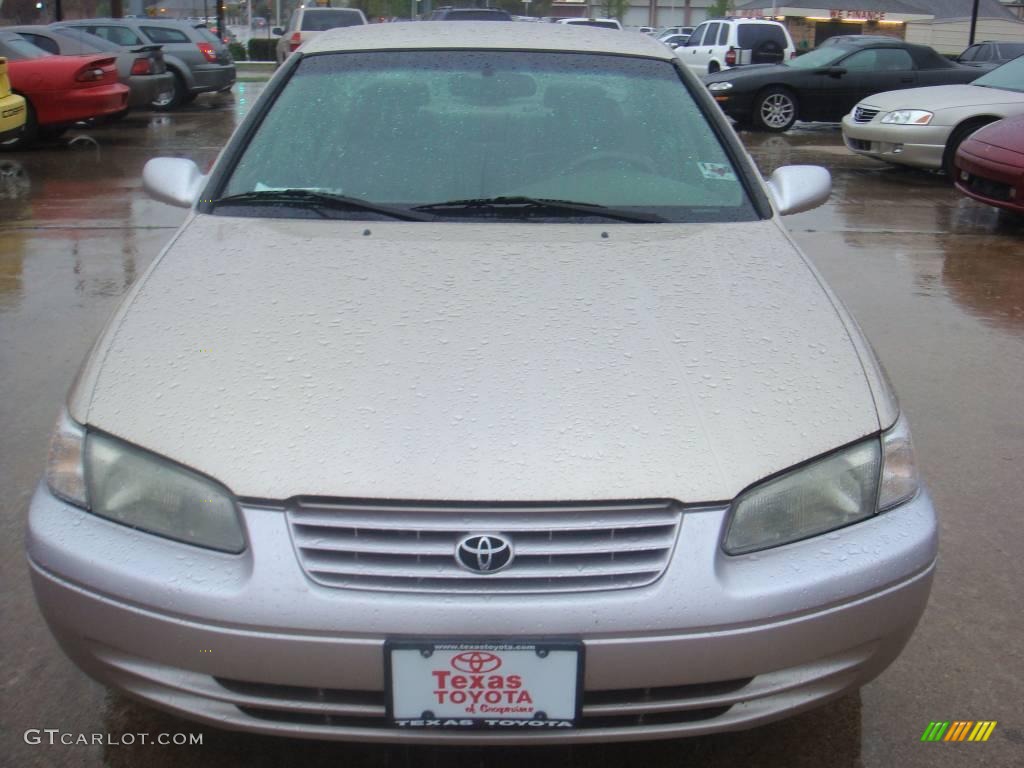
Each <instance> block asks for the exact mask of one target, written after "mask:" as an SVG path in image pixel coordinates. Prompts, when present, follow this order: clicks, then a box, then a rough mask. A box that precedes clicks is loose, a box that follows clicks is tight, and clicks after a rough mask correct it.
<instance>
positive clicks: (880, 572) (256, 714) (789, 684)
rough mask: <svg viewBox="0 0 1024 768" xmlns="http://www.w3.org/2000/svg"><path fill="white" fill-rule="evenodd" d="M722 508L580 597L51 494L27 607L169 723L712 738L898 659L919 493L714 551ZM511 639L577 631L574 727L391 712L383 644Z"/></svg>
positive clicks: (544, 738)
mask: <svg viewBox="0 0 1024 768" xmlns="http://www.w3.org/2000/svg"><path fill="white" fill-rule="evenodd" d="M725 514H726V513H725V510H723V509H711V510H708V509H702V510H695V511H692V512H687V513H684V518H683V523H682V525H681V526H680V533H679V539H678V542H677V545H676V551H675V554H674V556H673V559H672V562H671V564H670V565H669V568H668V570H667V571H666V572H665V574H664V576H663V577H662V578H661V579H660V580H659V581H658V582H656V583H654V584H652V585H650V586H648V587H643V588H638V589H625V590H619V591H609V592H594V593H587V594H554V593H552V594H533V595H528V596H521V595H500V596H494V595H490V596H480V595H469V596H467V595H460V596H458V598H457V599H452V598H451V597H450V596H449V597H445V596H437V597H434V596H431V595H427V596H424V595H422V594H404V593H385V592H374V591H359V590H348V589H334V588H329V587H322V586H319V585H317V584H314V583H312V582H310V581H309V580H308V579H307V578H306V577H305V576H304V574H303V572H302V570H301V568H300V566H299V563H298V561H297V559H296V556H295V552H294V549H293V547H292V543H291V539H290V535H289V531H288V527H287V524H286V521H285V515H284V514H283V512H282V511H280V510H278V509H273V508H246V509H245V510H244V517H245V526H246V529H247V533H248V537H249V545H250V546H249V548H248V549H247V550H246V552H244V553H243V554H241V555H237V556H232V555H225V554H221V553H216V552H211V551H206V550H201V549H196V548H194V547H189V546H186V545H182V544H177V543H174V542H171V541H167V540H163V539H159V538H157V537H154V536H150V535H146V534H142V533H138V532H136V531H133V530H131V529H128V528H125V527H123V526H120V525H117V524H114V523H110V522H107V521H105V520H102V519H100V518H97V517H96V516H94V515H91V514H89V513H87V512H84V511H81V510H78V509H76V508H74V507H71V506H69V505H66V504H64V503H62V502H60V501H58V500H57V499H55V498H54V497H53V496H51V495H50V493H49V492H48V491H47V490H46V489H45V488H40V489H39V490H38V491H37V493H36V496H35V498H34V499H33V502H32V506H31V512H30V518H29V532H28V553H29V559H30V564H31V574H32V582H33V586H34V588H35V592H36V597H37V600H38V601H39V605H40V607H41V609H42V612H43V615H44V616H45V618H46V620H47V622H48V623H49V625H50V627H51V629H52V631H53V632H54V634H55V636H56V637H57V639H58V640H59V641H60V643H61V645H62V647H63V648H64V650H65V651H66V652H67V654H68V655H69V656H70V657H71V658H72V659H73V660H74V661H75V662H76V663H77V664H78V665H79V666H80V667H82V669H84V670H85V671H86V672H88V673H89V674H91V675H92V676H94V677H95V678H96V679H98V680H100V681H101V682H104V683H107V684H109V685H112V686H114V687H117V688H120V689H122V690H124V691H126V692H127V693H129V694H131V695H134V696H136V697H137V698H140V699H142V700H144V701H147V702H149V703H151V704H153V705H156V706H158V707H161V708H163V709H166V710H169V711H172V712H175V713H178V714H180V715H181V716H183V717H188V718H193V719H198V720H201V721H204V722H207V723H210V724H213V725H217V726H220V727H227V728H234V729H239V730H249V731H257V732H262V733H272V734H280V735H292V736H306V737H316V738H325V739H341V740H361V741H380V742H396V741H404V742H409V743H412V742H419V743H477V744H484V743H487V744H500V743H506V744H508V743H515V744H523V743H536V742H550V741H558V742H588V741H608V740H615V741H620V740H633V739H651V738H666V737H672V736H681V735H697V734H706V733H713V732H718V731H725V730H735V729H739V728H746V727H752V726H754V725H758V724H760V723H764V722H768V721H771V720H774V719H778V718H780V717H784V716H787V715H790V714H794V713H796V712H799V711H802V710H804V709H807V708H810V707H813V706H816V705H818V704H820V703H822V702H824V701H826V700H828V699H831V698H834V697H836V696H839V695H841V694H843V693H845V692H847V691H850V690H853V689H855V688H856V687H858V686H860V685H862V684H863V683H865V682H867V681H868V680H870V679H871V678H873V677H874V676H875V675H877V674H878V673H879V672H881V671H882V670H883V669H884V668H885V667H886V666H887V665H888V664H889V663H891V662H892V660H893V659H894V658H896V656H897V655H898V654H899V652H900V650H901V649H902V648H903V646H904V644H905V643H906V641H907V639H908V638H909V636H910V634H911V633H912V632H913V629H914V627H915V626H916V624H917V622H918V619H919V618H920V616H921V613H922V612H923V610H924V607H925V604H926V602H927V599H928V593H929V591H930V586H931V581H932V575H933V571H934V562H935V556H936V548H937V525H936V520H935V515H934V510H933V509H932V506H931V501H930V499H929V498H928V497H927V495H925V494H924V493H922V494H921V495H920V496H918V497H917V498H916V499H915V500H913V501H911V502H909V503H907V504H906V505H904V506H902V507H900V508H898V509H896V510H893V511H891V512H888V513H886V514H885V515H882V516H879V517H877V518H874V519H872V520H870V521H866V522H864V523H860V524H858V525H854V526H851V527H849V528H846V529H843V530H842V531H837V532H834V533H832V534H828V535H826V536H821V537H817V538H815V539H810V540H807V541H804V542H799V543H796V544H792V545H789V546H786V547H781V548H779V549H776V550H770V551H767V552H761V553H758V554H756V555H748V556H743V557H728V556H726V555H724V554H723V553H722V552H721V550H720V549H719V548H718V546H717V542H718V541H719V536H720V532H721V529H722V525H723V523H724V520H725ZM72 532H73V535H72ZM709 542H710V546H709ZM524 633H528V634H529V635H530V636H531V637H538V636H543V637H551V638H556V637H557V638H578V639H582V641H583V643H584V645H585V647H586V668H585V672H584V708H583V718H582V721H581V723H580V727H579V728H577V729H574V730H572V731H557V732H554V731H552V732H546V731H544V730H543V729H532V728H531V729H528V730H526V732H524V731H523V730H515V731H511V732H507V731H484V732H481V731H471V732H467V731H457V732H455V731H444V730H418V729H404V728H403V729H399V728H396V727H393V726H391V725H390V724H389V722H388V721H387V720H386V719H385V717H384V714H385V709H384V705H385V700H384V653H383V647H384V641H385V640H386V639H388V638H403V637H404V638H412V637H424V636H432V637H448V638H472V637H477V638H482V637H491V638H493V637H503V638H515V637H517V636H523V635H524Z"/></svg>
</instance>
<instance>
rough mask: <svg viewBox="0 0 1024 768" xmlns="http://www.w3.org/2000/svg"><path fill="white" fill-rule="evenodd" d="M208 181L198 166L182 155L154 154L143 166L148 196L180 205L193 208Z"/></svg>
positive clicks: (144, 183) (180, 206) (143, 180)
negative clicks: (158, 155) (165, 155)
mask: <svg viewBox="0 0 1024 768" xmlns="http://www.w3.org/2000/svg"><path fill="white" fill-rule="evenodd" d="M205 184H206V176H204V175H203V174H202V173H200V172H199V166H198V165H196V164H195V163H194V162H192V161H191V160H185V159H184V158H180V157H155V158H153V159H152V160H150V161H149V162H147V163H146V166H145V167H144V168H143V169H142V188H143V189H145V190H146V192H147V193H149V196H150V197H152V198H153V199H154V200H159V201H160V202H161V203H167V204H169V205H176V206H178V207H179V208H191V207H192V206H193V205H194V204H195V202H196V200H197V199H198V198H199V193H200V192H202V190H203V186H204V185H205Z"/></svg>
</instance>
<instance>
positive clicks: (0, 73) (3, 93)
mask: <svg viewBox="0 0 1024 768" xmlns="http://www.w3.org/2000/svg"><path fill="white" fill-rule="evenodd" d="M26 114H27V111H26V109H25V99H23V98H22V97H21V96H18V95H17V94H14V93H11V82H10V80H8V79H7V59H5V58H3V57H2V56H0V142H3V141H8V140H10V139H14V138H17V136H18V134H19V133H21V129H22V128H24V127H25V117H26Z"/></svg>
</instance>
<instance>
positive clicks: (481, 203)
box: [412, 195, 665, 224]
mask: <svg viewBox="0 0 1024 768" xmlns="http://www.w3.org/2000/svg"><path fill="white" fill-rule="evenodd" d="M512 208H521V209H522V211H523V212H524V213H531V214H542V213H544V212H545V211H546V212H548V213H551V214H563V215H564V214H573V213H577V214H583V215H584V216H600V217H603V218H606V219H618V220H620V221H629V222H633V223H638V224H657V223H663V222H664V221H665V219H664V218H662V217H661V216H658V215H657V214H654V213H642V212H637V211H624V210H622V209H619V208H609V207H607V206H605V205H597V204H596V203H578V202H575V201H573V200H552V199H550V198H544V197H523V196H519V195H515V196H507V197H479V198H471V199H469V200H449V201H447V202H444V203H428V204H427V205H416V206H413V208H412V210H414V211H427V212H429V213H434V214H437V215H438V216H444V215H458V214H459V213H464V212H466V211H472V210H482V211H489V210H502V209H512Z"/></svg>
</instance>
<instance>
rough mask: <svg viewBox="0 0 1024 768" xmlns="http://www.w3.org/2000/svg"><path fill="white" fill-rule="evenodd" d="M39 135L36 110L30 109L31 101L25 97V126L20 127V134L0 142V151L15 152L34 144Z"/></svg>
mask: <svg viewBox="0 0 1024 768" xmlns="http://www.w3.org/2000/svg"><path fill="white" fill-rule="evenodd" d="M38 136H39V124H38V123H37V122H36V111H35V110H34V109H32V102H30V101H29V100H28V99H25V127H24V128H22V129H21V135H19V136H17V137H16V138H13V139H10V140H8V141H4V142H0V151H4V152H17V151H19V150H22V149H26V148H27V147H30V146H31V145H33V144H35V142H36V138H37V137H38Z"/></svg>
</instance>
